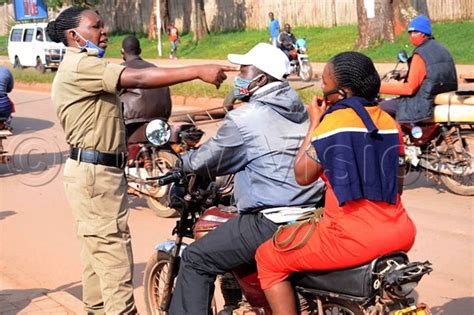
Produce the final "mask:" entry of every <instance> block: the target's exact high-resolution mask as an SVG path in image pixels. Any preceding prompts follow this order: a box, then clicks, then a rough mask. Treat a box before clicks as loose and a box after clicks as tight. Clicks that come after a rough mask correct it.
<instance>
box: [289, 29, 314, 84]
mask: <svg viewBox="0 0 474 315" xmlns="http://www.w3.org/2000/svg"><path fill="white" fill-rule="evenodd" d="M293 47H294V48H293V49H292V50H291V51H290V74H291V73H296V74H297V75H298V76H299V77H300V79H301V80H303V81H305V82H308V81H311V78H312V77H313V67H312V66H311V63H310V62H309V57H308V55H307V54H306V52H307V50H308V49H307V48H306V39H304V38H300V39H298V40H297V41H296V43H295V44H294V45H293Z"/></svg>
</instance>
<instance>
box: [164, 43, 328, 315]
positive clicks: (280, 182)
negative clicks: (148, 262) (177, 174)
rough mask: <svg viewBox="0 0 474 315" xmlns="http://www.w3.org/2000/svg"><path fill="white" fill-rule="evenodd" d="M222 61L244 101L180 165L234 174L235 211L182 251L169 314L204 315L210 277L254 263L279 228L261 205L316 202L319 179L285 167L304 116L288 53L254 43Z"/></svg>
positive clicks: (213, 173) (319, 199)
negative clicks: (234, 69)
mask: <svg viewBox="0 0 474 315" xmlns="http://www.w3.org/2000/svg"><path fill="white" fill-rule="evenodd" d="M228 60H229V61H230V62H232V63H234V64H238V65H240V66H241V67H240V74H239V76H237V77H236V78H235V80H234V93H235V96H236V97H237V98H238V99H242V100H245V101H247V102H248V104H246V105H245V106H242V107H240V108H238V109H236V110H233V111H231V112H229V113H228V114H227V116H226V117H225V119H224V122H223V124H222V126H221V127H220V128H219V129H218V131H217V134H216V136H214V137H213V138H211V139H210V140H208V141H207V142H205V143H204V144H203V145H202V146H201V147H200V148H199V149H197V150H195V151H190V152H188V153H187V154H185V155H184V156H183V168H184V170H185V171H187V172H195V173H198V174H201V175H204V176H211V177H212V176H216V175H226V174H235V180H234V188H235V199H236V204H237V208H238V210H239V213H240V214H241V215H240V216H238V217H236V218H233V219H230V220H229V221H227V222H226V223H224V224H222V225H220V226H219V227H217V228H216V229H215V230H214V231H212V232H210V233H208V234H207V235H206V236H204V237H203V238H201V239H199V240H197V241H195V242H194V243H192V244H191V245H190V246H188V247H187V248H186V249H185V250H184V252H183V254H182V258H181V265H180V269H179V274H178V277H177V281H176V286H175V289H174V292H173V297H172V300H171V305H170V311H169V314H171V315H183V314H207V313H208V310H209V307H210V303H211V300H212V295H213V293H214V282H215V278H216V276H217V275H218V274H223V273H225V272H226V271H229V270H232V269H233V268H235V267H237V266H240V265H242V264H252V263H255V260H254V256H255V251H256V249H257V247H258V246H259V245H260V244H261V243H263V242H264V241H265V240H267V239H269V238H270V237H271V236H272V235H273V234H274V232H275V231H276V230H277V228H278V225H277V224H276V223H274V222H272V221H270V220H269V219H267V218H266V217H265V216H264V215H263V214H262V213H260V211H261V210H263V209H264V208H270V207H278V206H292V205H293V206H296V205H303V204H305V205H309V204H310V205H317V206H320V205H321V203H322V195H323V192H324V184H323V183H322V181H320V180H319V181H317V182H316V183H315V185H314V186H306V187H302V186H299V185H298V184H297V183H296V181H295V178H294V173H293V171H292V169H293V163H294V158H295V155H296V152H297V150H298V146H299V144H300V142H301V140H302V139H303V137H304V134H305V132H306V130H307V128H308V113H307V111H306V108H305V106H304V104H303V103H302V102H301V100H300V99H299V98H298V96H297V94H296V92H295V91H294V90H293V89H292V88H291V87H290V86H289V84H288V82H287V80H286V76H287V73H288V66H289V62H288V58H286V56H285V54H283V53H282V52H281V50H279V49H278V48H276V47H274V46H272V45H270V44H266V43H260V44H258V45H256V46H255V47H254V48H252V49H251V50H250V51H249V52H248V53H246V54H245V55H236V54H229V55H228Z"/></svg>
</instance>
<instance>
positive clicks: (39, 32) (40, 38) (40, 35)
mask: <svg viewBox="0 0 474 315" xmlns="http://www.w3.org/2000/svg"><path fill="white" fill-rule="evenodd" d="M43 38H44V36H43V29H42V28H40V27H38V28H36V40H37V41H39V42H42V41H43Z"/></svg>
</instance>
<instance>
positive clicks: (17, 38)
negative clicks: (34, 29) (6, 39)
mask: <svg viewBox="0 0 474 315" xmlns="http://www.w3.org/2000/svg"><path fill="white" fill-rule="evenodd" d="M21 33H23V29H22V28H15V29H13V31H12V35H11V36H10V41H12V42H21Z"/></svg>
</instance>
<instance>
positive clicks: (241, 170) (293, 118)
mask: <svg viewBox="0 0 474 315" xmlns="http://www.w3.org/2000/svg"><path fill="white" fill-rule="evenodd" d="M308 125H309V120H308V113H307V111H306V108H305V106H304V104H303V103H302V102H301V101H300V99H299V98H298V95H297V94H296V92H295V91H294V90H293V89H292V88H291V87H290V86H289V85H288V82H282V83H279V84H277V85H275V86H273V87H272V88H270V89H268V90H266V91H264V92H261V93H258V94H254V95H253V96H252V97H251V99H250V102H249V103H248V104H247V105H244V106H242V107H240V108H238V109H236V110H233V111H231V112H230V113H228V114H227V116H226V117H225V119H224V122H223V124H222V125H221V127H220V128H219V130H218V131H217V134H216V136H214V137H213V138H211V139H209V140H208V141H207V142H205V143H204V144H203V145H202V146H201V147H200V148H199V149H197V150H195V151H191V152H188V153H187V154H186V155H185V156H184V157H183V166H184V170H185V171H188V172H190V171H194V172H196V173H198V174H201V175H208V176H215V175H226V174H235V179H234V194H235V199H236V202H237V208H238V209H239V211H240V212H253V211H255V210H261V209H263V208H268V207H273V206H289V205H314V204H316V203H317V202H318V201H320V200H321V198H322V196H323V195H324V183H323V182H322V181H321V180H320V179H319V180H318V181H317V182H315V183H313V184H311V185H310V186H305V187H302V186H300V185H298V184H297V183H296V180H295V177H294V171H293V164H294V159H295V156H296V154H297V152H298V149H299V146H300V145H301V143H302V141H303V139H304V136H305V135H306V132H307V130H308Z"/></svg>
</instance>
